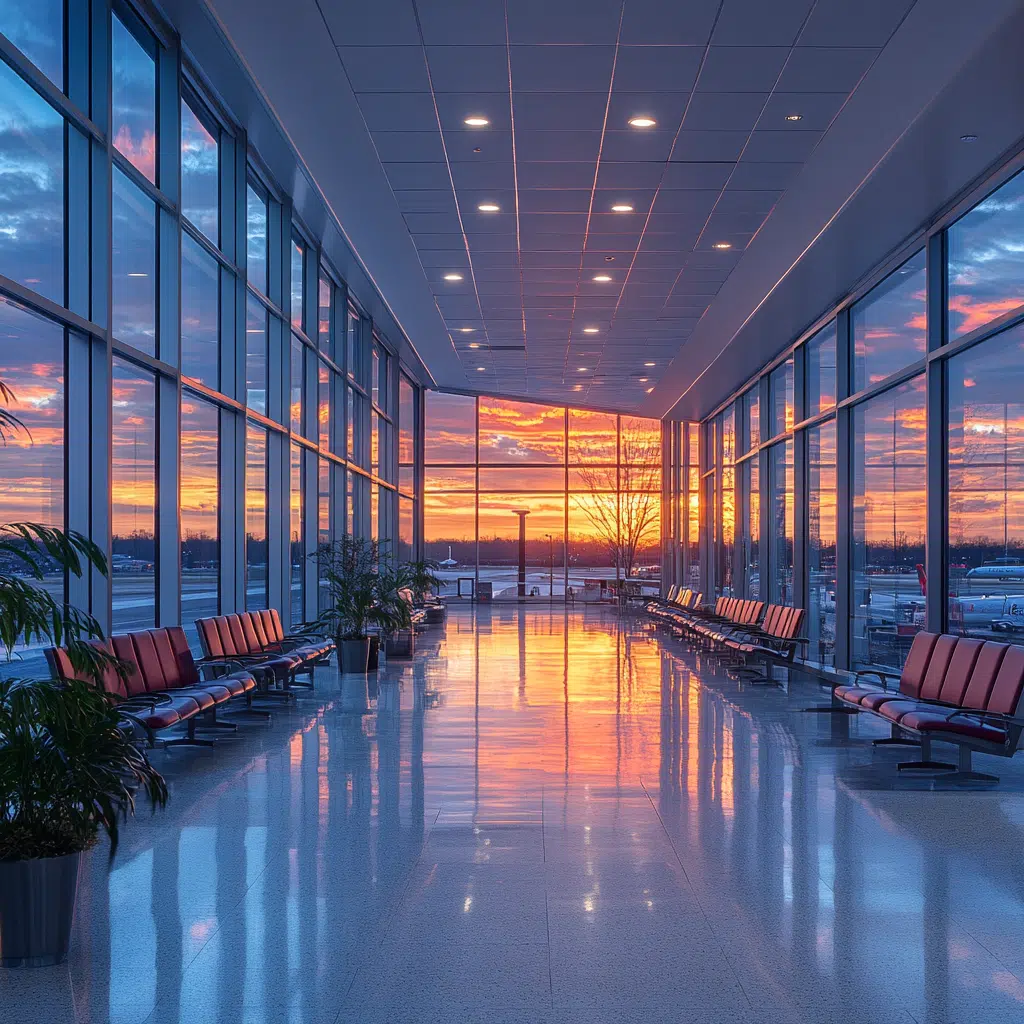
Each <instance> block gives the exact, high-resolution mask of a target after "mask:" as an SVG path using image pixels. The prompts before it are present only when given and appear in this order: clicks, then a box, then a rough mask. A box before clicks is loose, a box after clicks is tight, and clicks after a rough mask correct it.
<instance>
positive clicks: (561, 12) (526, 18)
mask: <svg viewBox="0 0 1024 1024" xmlns="http://www.w3.org/2000/svg"><path fill="white" fill-rule="evenodd" d="M506 10H507V11H508V34H509V39H510V40H511V41H512V42H513V43H614V42H615V36H616V34H617V33H618V29H619V14H620V12H621V10H622V2H621V0H587V3H586V7H585V9H581V7H580V6H579V5H576V4H566V3H551V0H513V2H512V3H510V4H508V6H507V8H506Z"/></svg>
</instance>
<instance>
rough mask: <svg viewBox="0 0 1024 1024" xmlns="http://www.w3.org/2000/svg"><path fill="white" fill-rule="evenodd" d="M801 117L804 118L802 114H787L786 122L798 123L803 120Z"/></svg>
mask: <svg viewBox="0 0 1024 1024" xmlns="http://www.w3.org/2000/svg"><path fill="white" fill-rule="evenodd" d="M803 116H804V115H803V114H787V115H786V120H787V121H799V120H801V119H802V118H803Z"/></svg>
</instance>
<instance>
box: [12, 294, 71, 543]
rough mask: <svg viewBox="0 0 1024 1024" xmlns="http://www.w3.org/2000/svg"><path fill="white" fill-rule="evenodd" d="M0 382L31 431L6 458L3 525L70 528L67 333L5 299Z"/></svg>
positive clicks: (20, 437)
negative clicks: (26, 523) (66, 460)
mask: <svg viewBox="0 0 1024 1024" xmlns="http://www.w3.org/2000/svg"><path fill="white" fill-rule="evenodd" d="M0 380H2V381H3V382H4V383H5V384H6V385H7V386H8V387H9V388H10V389H11V391H13V392H14V401H13V402H11V403H9V404H8V405H7V408H8V410H9V411H10V412H12V413H13V414H14V415H15V416H17V417H18V419H20V420H21V422H22V423H23V424H24V427H25V429H24V430H21V431H18V432H17V433H14V434H13V435H11V436H10V437H8V439H7V443H6V444H5V445H4V448H3V458H2V459H0V522H4V523H9V522H16V521H17V522H22V521H25V520H31V521H34V522H41V523H45V524H47V525H48V526H63V525H64V332H63V330H62V329H61V328H60V327H58V326H57V325H56V324H54V323H51V322H50V321H49V320H45V319H43V318H42V317H40V316H36V315H35V314H34V313H30V312H29V311H28V310H27V309H24V308H23V307H21V306H18V305H16V304H15V303H13V302H11V301H10V300H9V299H6V298H4V297H3V296H0Z"/></svg>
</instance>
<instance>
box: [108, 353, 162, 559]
mask: <svg viewBox="0 0 1024 1024" xmlns="http://www.w3.org/2000/svg"><path fill="white" fill-rule="evenodd" d="M111 392H112V396H113V399H112V415H111V434H112V447H113V455H112V467H113V468H112V476H111V485H110V490H111V514H112V517H113V520H112V522H113V525H112V533H113V535H114V538H115V552H116V551H117V550H119V547H118V544H117V541H118V540H128V539H130V538H135V539H146V540H149V541H152V538H153V531H154V521H155V516H156V459H155V454H154V453H155V451H156V381H155V379H154V377H153V375H152V374H149V373H146V372H145V371H143V370H138V369H136V368H135V367H134V366H132V365H131V364H130V363H126V362H123V361H121V360H117V359H115V360H114V369H113V378H112V382H111ZM146 550H147V551H148V553H147V554H141V553H139V552H138V551H135V550H134V549H132V550H128V549H127V548H125V553H129V554H132V555H133V557H140V558H142V557H147V558H152V553H151V551H150V550H149V549H146Z"/></svg>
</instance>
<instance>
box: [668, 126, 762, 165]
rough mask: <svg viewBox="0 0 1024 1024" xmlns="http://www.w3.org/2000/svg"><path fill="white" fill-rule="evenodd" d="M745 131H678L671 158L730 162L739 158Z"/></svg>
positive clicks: (703, 161) (745, 135) (745, 136)
mask: <svg viewBox="0 0 1024 1024" xmlns="http://www.w3.org/2000/svg"><path fill="white" fill-rule="evenodd" d="M747 134H748V133H747V132H735V131H734V132H727V131H688V130H686V129H684V130H683V131H681V132H680V133H679V139H678V141H677V142H676V148H675V150H674V151H673V153H672V159H673V161H675V160H692V161H699V162H701V163H732V162H733V161H736V160H738V159H739V156H740V153H741V152H742V151H743V145H744V143H745V142H746V141H747Z"/></svg>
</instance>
